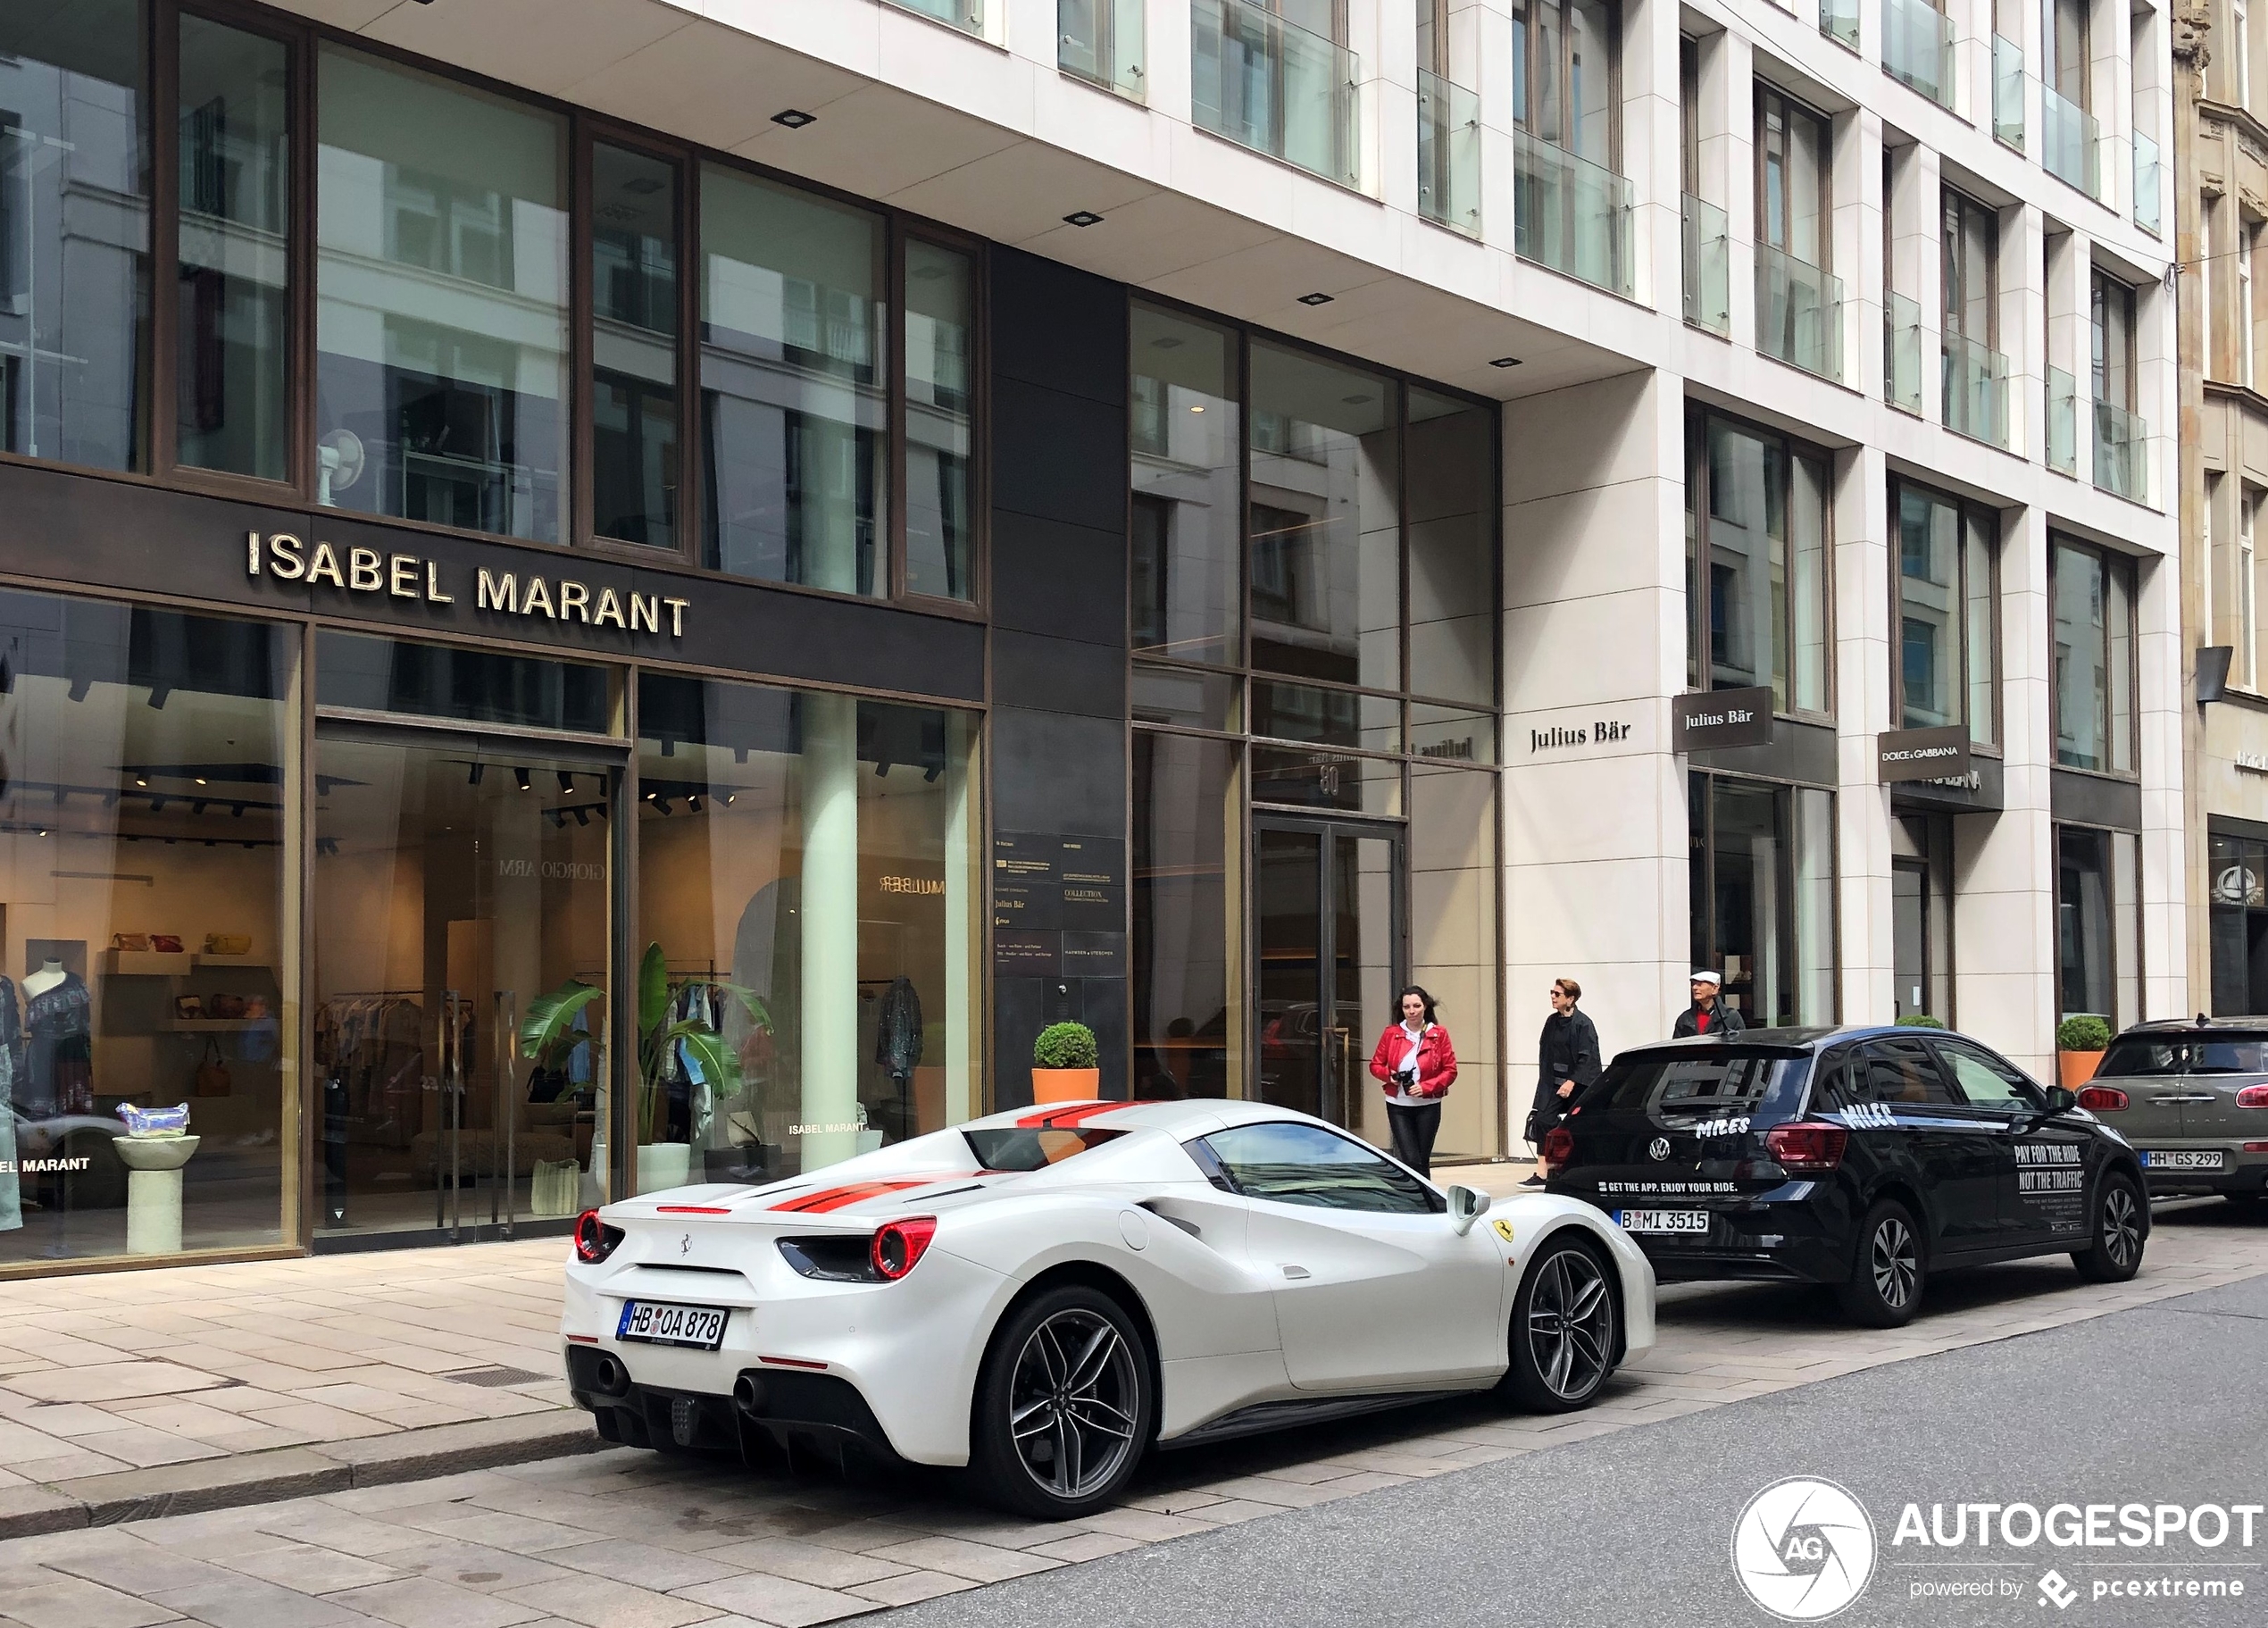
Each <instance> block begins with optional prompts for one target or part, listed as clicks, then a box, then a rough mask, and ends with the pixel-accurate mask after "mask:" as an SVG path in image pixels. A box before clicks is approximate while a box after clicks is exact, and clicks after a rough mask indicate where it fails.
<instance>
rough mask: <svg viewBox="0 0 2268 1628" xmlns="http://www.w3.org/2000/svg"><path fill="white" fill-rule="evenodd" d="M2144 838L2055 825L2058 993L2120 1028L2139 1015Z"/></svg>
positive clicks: (2064, 1009) (2072, 1008)
mask: <svg viewBox="0 0 2268 1628" xmlns="http://www.w3.org/2000/svg"><path fill="white" fill-rule="evenodd" d="M2140 851H2141V845H2140V839H2139V838H2137V837H2136V836H2135V835H2134V833H2132V832H2131V831H2095V830H2091V829H2089V828H2087V827H2085V826H2078V825H2058V826H2057V827H2056V828H2055V949H2056V971H2057V977H2056V997H2057V1002H2058V1006H2059V1008H2060V1012H2061V1015H2063V1016H2064V1017H2069V1016H2071V1015H2072V1014H2074V1013H2081V1012H2089V1013H2093V1014H2096V1015H2097V1016H2098V1017H2101V1018H2104V1019H2105V1020H2106V1021H2107V1022H2108V1023H2110V1025H2111V1027H2112V1029H2113V1030H2114V1031H2115V1030H2118V1029H2122V1028H2124V1027H2125V1026H2126V1025H2127V1024H2129V1023H2132V1022H2134V1021H2135V1020H2136V1019H2137V1018H2139V1016H2140V1015H2141V981H2142V969H2141V906H2140V902H2139V891H2140V885H2141V872H2140V869H2139V866H2140V863H2141V862H2140Z"/></svg>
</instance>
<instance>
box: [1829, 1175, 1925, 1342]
mask: <svg viewBox="0 0 2268 1628" xmlns="http://www.w3.org/2000/svg"><path fill="white" fill-rule="evenodd" d="M1926 1275H1927V1273H1926V1270H1925V1268H1924V1267H1923V1265H1922V1240H1921V1235H1920V1234H1919V1233H1918V1232H1916V1231H1914V1216H1913V1214H1912V1213H1911V1212H1910V1211H1908V1210H1907V1209H1906V1207H1905V1206H1904V1205H1902V1204H1900V1203H1898V1202H1897V1200H1896V1199H1890V1198H1886V1199H1884V1200H1883V1201H1882V1202H1880V1204H1877V1205H1876V1206H1874V1207H1873V1208H1872V1209H1871V1210H1869V1211H1867V1212H1866V1219H1865V1220H1864V1222H1862V1223H1860V1224H1859V1232H1858V1253H1857V1258H1856V1259H1855V1260H1854V1261H1853V1262H1852V1263H1851V1275H1850V1281H1849V1282H1847V1283H1845V1284H1844V1285H1843V1290H1842V1295H1841V1298H1842V1302H1843V1311H1844V1313H1845V1315H1847V1316H1848V1317H1849V1318H1850V1319H1851V1321H1852V1322H1854V1323H1864V1324H1865V1325H1866V1326H1867V1327H1869V1328H1878V1329H1887V1328H1897V1327H1898V1326H1900V1325H1901V1324H1903V1323H1910V1322H1912V1321H1913V1318H1914V1312H1915V1311H1916V1310H1917V1309H1919V1308H1920V1307H1921V1304H1922V1282H1923V1281H1924V1279H1925V1277H1926Z"/></svg>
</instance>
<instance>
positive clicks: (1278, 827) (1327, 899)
mask: <svg viewBox="0 0 2268 1628" xmlns="http://www.w3.org/2000/svg"><path fill="white" fill-rule="evenodd" d="M1402 846H1403V840H1402V833H1401V831H1399V830H1398V829H1397V828H1395V827H1391V826H1374V825H1357V824H1347V823H1340V822H1322V821H1309V820H1290V819H1261V820H1255V822H1254V828H1253V850H1254V854H1253V889H1254V893H1255V908H1254V911H1253V931H1254V935H1255V945H1254V949H1253V957H1252V960H1253V966H1254V969H1255V973H1254V976H1255V981H1256V982H1257V984H1258V990H1257V995H1258V999H1257V1004H1256V1006H1255V1010H1256V1012H1257V1014H1258V1022H1257V1023H1256V1024H1255V1032H1256V1036H1257V1041H1258V1047H1259V1054H1260V1055H1259V1060H1258V1068H1257V1072H1256V1073H1255V1076H1254V1077H1255V1079H1256V1080H1257V1081H1259V1091H1258V1095H1259V1097H1260V1098H1261V1100H1263V1101H1265V1102H1270V1103H1273V1104H1275V1105H1276V1106H1280V1107H1287V1108H1295V1109H1297V1110H1298V1111H1299V1112H1300V1113H1303V1114H1313V1115H1316V1116H1317V1117H1318V1118H1322V1119H1327V1120H1330V1122H1331V1123H1334V1124H1338V1125H1344V1126H1346V1127H1347V1129H1349V1130H1352V1131H1360V1132H1362V1133H1363V1135H1365V1136H1367V1137H1369V1138H1370V1139H1371V1140H1373V1141H1378V1142H1384V1141H1385V1140H1387V1130H1386V1123H1385V1118H1386V1115H1385V1109H1384V1106H1383V1103H1382V1099H1381V1098H1380V1097H1379V1094H1378V1093H1377V1092H1376V1091H1374V1090H1371V1089H1370V1059H1371V1046H1372V1043H1373V1042H1374V1041H1375V1040H1376V1039H1377V1037H1378V1036H1379V1035H1380V1034H1382V1033H1384V1032H1385V1030H1386V1025H1387V1024H1388V1023H1389V1022H1391V1021H1392V1015H1393V1011H1394V997H1395V993H1396V991H1397V989H1400V988H1401V986H1402V983H1403V981H1404V968H1405V966H1406V965H1407V964H1408V953H1407V949H1406V946H1405V938H1404V934H1403V930H1402V886H1403V883H1402V875H1403V870H1402V866H1403V856H1402Z"/></svg>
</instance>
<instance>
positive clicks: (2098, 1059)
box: [2055, 1051, 2103, 1091]
mask: <svg viewBox="0 0 2268 1628" xmlns="http://www.w3.org/2000/svg"><path fill="white" fill-rule="evenodd" d="M2102 1066H2103V1054H2102V1053H2101V1052H2099V1051H2059V1052H2057V1053H2056V1054H2055V1073H2056V1077H2057V1078H2058V1079H2060V1080H2061V1081H2063V1085H2064V1090H2067V1091H2076V1090H2079V1088H2080V1087H2081V1086H2083V1085H2085V1084H2086V1083H2087V1082H2088V1081H2089V1080H2092V1079H2093V1078H2094V1077H2095V1071H2096V1070H2097V1069H2098V1068H2100V1067H2102Z"/></svg>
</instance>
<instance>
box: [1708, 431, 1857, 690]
mask: <svg viewBox="0 0 2268 1628" xmlns="http://www.w3.org/2000/svg"><path fill="white" fill-rule="evenodd" d="M1696 422H1697V424H1698V425H1699V426H1701V428H1700V430H1699V431H1698V436H1699V438H1698V439H1697V441H1696V442H1695V443H1694V448H1695V450H1694V460H1693V467H1692V469H1691V472H1690V476H1689V479H1688V485H1687V495H1686V502H1687V513H1686V524H1687V530H1688V541H1687V561H1686V578H1687V580H1686V592H1687V595H1688V605H1689V606H1690V607H1691V608H1690V609H1689V612H1688V639H1690V640H1693V641H1695V642H1694V646H1693V647H1692V648H1691V649H1689V650H1688V660H1687V672H1688V677H1689V678H1692V679H1694V680H1698V683H1699V687H1702V688H1706V689H1747V688H1748V687H1750V686H1752V685H1757V686H1761V685H1770V686H1771V687H1772V704H1773V705H1774V707H1775V709H1776V710H1778V711H1780V712H1797V713H1823V712H1825V711H1826V710H1827V707H1828V696H1829V694H1830V687H1829V678H1828V661H1827V644H1828V627H1829V622H1828V592H1829V588H1828V548H1829V544H1830V538H1829V536H1828V530H1829V528H1828V523H1827V505H1828V470H1827V463H1826V461H1825V460H1824V459H1822V458H1819V457H1817V456H1814V455H1812V454H1810V453H1808V452H1805V451H1802V450H1800V449H1798V448H1796V447H1793V446H1791V445H1790V444H1789V442H1787V441H1785V440H1784V439H1782V438H1780V437H1779V436H1776V435H1772V434H1770V433H1768V432H1766V431H1764V430H1754V429H1750V428H1748V427H1747V426H1745V425H1739V424H1735V423H1732V422H1728V421H1724V420H1720V419H1716V418H1714V417H1705V418H1701V419H1697V421H1696Z"/></svg>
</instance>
